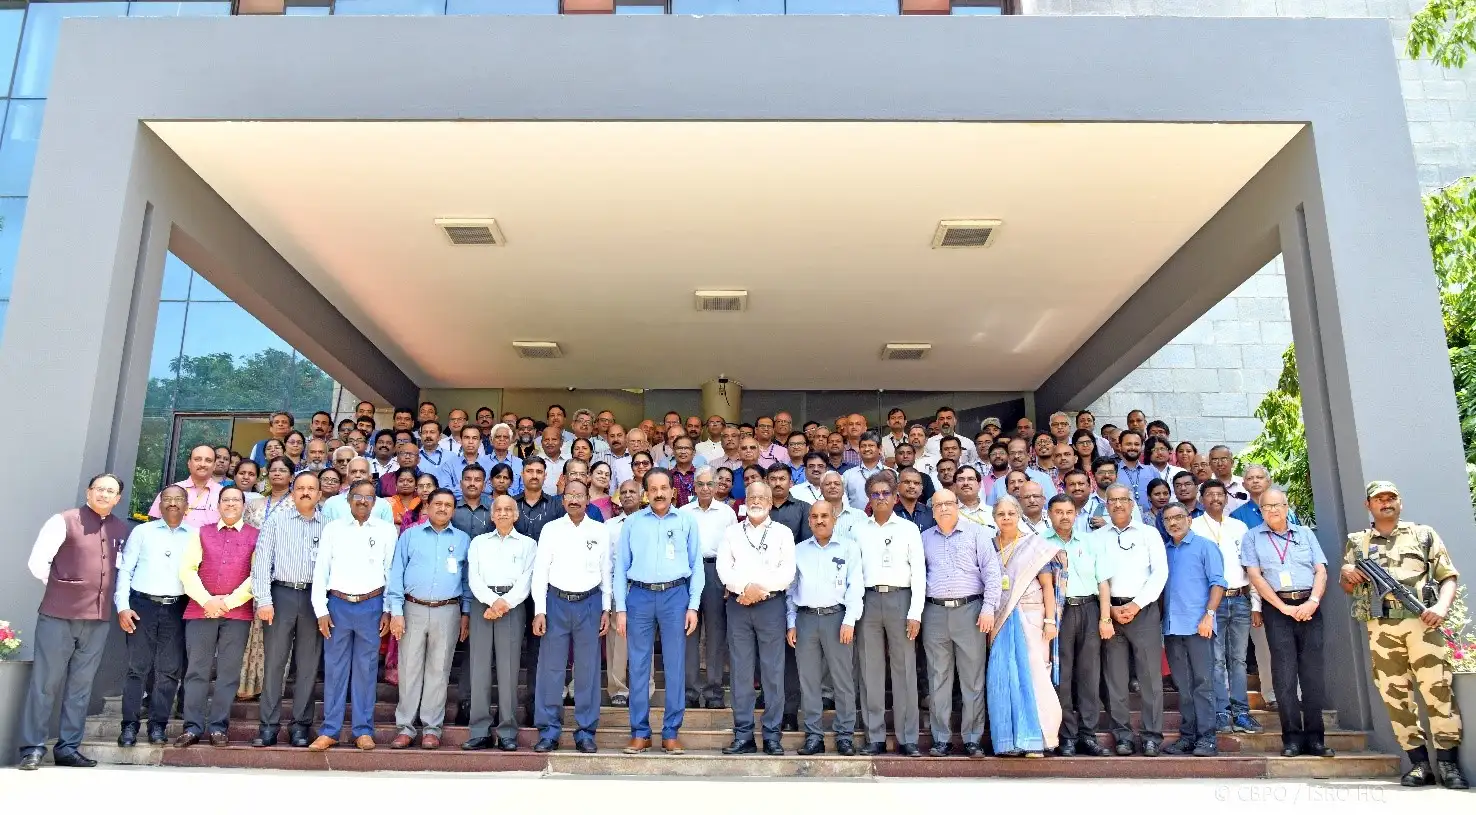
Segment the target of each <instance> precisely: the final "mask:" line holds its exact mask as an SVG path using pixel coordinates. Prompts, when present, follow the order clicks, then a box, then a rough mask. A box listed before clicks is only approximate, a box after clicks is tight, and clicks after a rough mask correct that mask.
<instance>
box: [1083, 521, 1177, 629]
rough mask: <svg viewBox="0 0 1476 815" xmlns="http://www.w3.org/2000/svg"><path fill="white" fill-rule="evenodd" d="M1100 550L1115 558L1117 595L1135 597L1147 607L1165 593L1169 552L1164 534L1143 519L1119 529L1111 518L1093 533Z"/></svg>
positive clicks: (1112, 585) (1113, 570)
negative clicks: (1165, 547) (1164, 542)
mask: <svg viewBox="0 0 1476 815" xmlns="http://www.w3.org/2000/svg"><path fill="white" fill-rule="evenodd" d="M1092 534H1093V535H1095V536H1096V538H1097V550H1098V552H1100V553H1102V554H1104V555H1106V556H1107V557H1109V558H1111V563H1112V580H1111V589H1110V590H1111V592H1112V596H1113V597H1131V598H1133V602H1134V603H1137V605H1138V608H1143V607H1145V606H1147V605H1148V604H1149V603H1151V602H1153V601H1154V600H1157V599H1158V598H1159V596H1160V595H1162V594H1163V587H1164V584H1165V583H1167V582H1168V554H1167V552H1166V551H1165V550H1164V548H1163V546H1164V544H1163V536H1162V535H1159V534H1158V530H1156V529H1154V528H1153V527H1151V526H1147V525H1145V524H1144V523H1143V522H1142V521H1129V522H1128V525H1127V527H1126V528H1125V529H1121V530H1119V529H1118V528H1117V527H1115V526H1113V525H1112V522H1111V521H1108V522H1107V524H1106V525H1105V526H1103V527H1102V528H1100V529H1098V530H1097V531H1095V532H1093V533H1092Z"/></svg>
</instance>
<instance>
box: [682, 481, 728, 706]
mask: <svg viewBox="0 0 1476 815" xmlns="http://www.w3.org/2000/svg"><path fill="white" fill-rule="evenodd" d="M693 484H694V491H695V492H696V494H697V500H695V501H692V502H691V503H689V504H687V505H686V506H684V507H682V508H681V510H680V511H681V512H690V513H692V515H693V516H694V517H696V519H697V533H698V535H699V536H700V537H701V538H702V563H703V568H704V569H705V570H706V571H707V581H706V582H705V583H703V584H702V604H701V605H700V606H698V607H697V630H696V631H693V632H692V633H691V634H690V635H688V637H687V697H688V698H687V706H688V707H698V706H701V707H706V708H720V707H723V705H724V702H723V668H724V667H725V666H726V665H727V662H728V637H727V632H728V617H727V613H726V608H725V607H726V605H727V603H726V602H725V601H724V600H723V583H722V581H721V580H719V579H718V573H717V558H718V548H719V546H720V545H721V544H722V542H723V537H724V536H725V535H726V534H727V531H728V527H730V526H732V525H733V524H736V523H738V514H737V513H735V512H734V511H733V508H732V507H730V506H728V505H727V504H725V503H723V502H722V501H714V500H713V496H714V495H715V494H716V492H717V471H716V470H714V469H713V468H711V467H698V468H697V472H696V475H695V476H694V480H693ZM699 636H700V637H701V639H703V640H705V641H706V643H707V649H706V656H707V681H706V682H699V681H698V676H697V674H698V667H699V662H700V661H701V657H702V656H703V652H702V651H699V650H698V645H699V643H698V638H699Z"/></svg>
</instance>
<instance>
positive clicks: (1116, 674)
mask: <svg viewBox="0 0 1476 815" xmlns="http://www.w3.org/2000/svg"><path fill="white" fill-rule="evenodd" d="M1160 611H1161V609H1160V607H1159V604H1158V603H1157V602H1152V603H1149V604H1148V606H1147V608H1144V609H1142V610H1140V611H1139V612H1138V616H1136V617H1134V618H1133V621H1132V622H1130V623H1128V624H1127V625H1122V624H1121V623H1119V622H1117V621H1116V620H1113V621H1112V627H1113V629H1115V630H1114V632H1113V634H1112V639H1110V640H1107V641H1106V642H1104V643H1102V650H1103V652H1104V657H1105V659H1106V662H1107V670H1106V674H1107V676H1106V679H1107V713H1108V715H1109V717H1110V718H1111V719H1112V735H1113V736H1114V737H1116V739H1117V741H1119V742H1128V743H1132V740H1133V727H1132V718H1131V716H1132V713H1131V712H1130V711H1129V709H1128V692H1129V691H1128V651H1130V650H1131V651H1132V654H1133V662H1134V663H1135V664H1136V665H1137V666H1138V687H1139V688H1140V691H1139V695H1140V696H1141V697H1142V700H1143V705H1142V708H1143V730H1142V736H1143V738H1144V739H1145V740H1146V739H1153V740H1154V741H1162V740H1163V680H1162V678H1161V677H1160V675H1159V670H1160V666H1161V665H1162V664H1163V622H1162V619H1161V618H1160V617H1159V613H1160Z"/></svg>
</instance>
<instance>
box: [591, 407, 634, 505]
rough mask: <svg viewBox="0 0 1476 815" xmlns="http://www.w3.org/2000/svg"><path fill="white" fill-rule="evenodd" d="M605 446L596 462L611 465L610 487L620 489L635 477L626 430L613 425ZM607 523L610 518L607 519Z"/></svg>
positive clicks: (606, 432)
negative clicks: (619, 487) (631, 466)
mask: <svg viewBox="0 0 1476 815" xmlns="http://www.w3.org/2000/svg"><path fill="white" fill-rule="evenodd" d="M605 444H606V445H607V446H608V449H606V450H605V452H603V453H600V454H599V455H597V456H595V461H604V462H605V463H607V464H609V465H610V486H611V487H612V488H616V489H618V485H620V484H624V483H625V482H627V481H629V480H631V478H633V477H634V476H635V474H634V473H633V472H631V469H630V450H628V449H626V446H625V428H624V427H623V426H621V425H618V424H611V425H610V428H609V429H608V430H606V431H605ZM605 520H606V521H607V522H608V521H609V519H608V518H606V519H605Z"/></svg>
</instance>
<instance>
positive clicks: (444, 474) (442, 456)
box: [420, 447, 461, 490]
mask: <svg viewBox="0 0 1476 815" xmlns="http://www.w3.org/2000/svg"><path fill="white" fill-rule="evenodd" d="M455 466H456V456H455V455H453V454H451V453H448V452H446V451H445V450H440V449H437V450H436V451H435V455H431V454H430V453H427V452H425V448H424V447H421V448H420V471H421V472H422V473H430V474H431V475H433V476H435V477H436V486H438V487H445V488H446V489H448V490H457V489H460V488H461V471H460V470H458V469H456V468H455Z"/></svg>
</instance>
